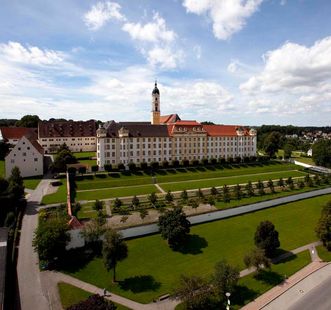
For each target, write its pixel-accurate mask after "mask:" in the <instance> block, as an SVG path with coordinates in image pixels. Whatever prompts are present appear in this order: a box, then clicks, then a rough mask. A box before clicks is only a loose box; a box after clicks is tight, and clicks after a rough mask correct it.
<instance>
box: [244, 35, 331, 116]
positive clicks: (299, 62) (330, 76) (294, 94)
mask: <svg viewBox="0 0 331 310" xmlns="http://www.w3.org/2000/svg"><path fill="white" fill-rule="evenodd" d="M330 55H331V37H326V38H324V39H322V40H320V41H316V42H315V44H313V45H312V46H311V47H307V46H303V45H299V44H295V43H291V42H287V43H285V44H284V45H282V46H281V47H280V48H278V49H276V50H273V51H269V52H267V53H266V54H265V55H264V56H263V60H264V67H263V69H262V70H261V71H260V72H259V73H257V74H255V75H253V76H251V77H250V78H249V79H248V80H247V81H246V82H244V83H242V84H241V85H240V90H241V92H242V94H243V95H244V96H247V97H249V98H251V100H253V101H254V102H255V106H253V105H250V106H251V108H252V109H253V108H257V107H258V108H261V104H262V103H261V102H263V109H264V111H266V110H267V109H268V111H269V112H273V113H274V114H278V115H284V114H293V113H312V112H316V111H318V112H319V113H323V111H326V107H327V105H329V104H330V100H331V57H330ZM252 98H253V99H252ZM266 102H267V103H266Z"/></svg>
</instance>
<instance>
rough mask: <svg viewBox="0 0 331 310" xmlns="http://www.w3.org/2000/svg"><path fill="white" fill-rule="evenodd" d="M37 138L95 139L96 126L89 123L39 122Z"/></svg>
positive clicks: (92, 121) (93, 122)
mask: <svg viewBox="0 0 331 310" xmlns="http://www.w3.org/2000/svg"><path fill="white" fill-rule="evenodd" d="M38 134H39V138H53V137H95V136H96V124H95V121H94V120H89V121H41V122H39V124H38Z"/></svg>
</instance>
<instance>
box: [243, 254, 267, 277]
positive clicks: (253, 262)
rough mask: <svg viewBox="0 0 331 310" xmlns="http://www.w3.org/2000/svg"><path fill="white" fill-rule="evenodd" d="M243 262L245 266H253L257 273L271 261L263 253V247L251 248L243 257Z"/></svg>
mask: <svg viewBox="0 0 331 310" xmlns="http://www.w3.org/2000/svg"><path fill="white" fill-rule="evenodd" d="M244 264H245V266H246V267H247V268H250V267H255V268H256V271H257V272H258V273H259V272H260V270H261V269H262V268H269V267H270V265H271V261H270V259H269V258H268V257H266V255H265V251H264V250H263V249H259V248H256V249H253V250H252V251H251V252H249V253H248V254H247V255H245V257H244Z"/></svg>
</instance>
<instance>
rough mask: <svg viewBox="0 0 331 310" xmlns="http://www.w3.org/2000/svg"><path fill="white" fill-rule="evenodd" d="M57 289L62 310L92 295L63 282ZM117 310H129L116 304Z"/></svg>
mask: <svg viewBox="0 0 331 310" xmlns="http://www.w3.org/2000/svg"><path fill="white" fill-rule="evenodd" d="M58 289H59V294H60V299H61V304H62V307H63V308H64V309H66V308H68V307H70V306H72V305H75V304H77V303H79V302H81V301H83V300H86V299H87V298H88V297H90V296H91V295H93V294H92V293H90V292H87V291H85V290H82V289H80V288H79V287H76V286H73V285H71V284H67V283H64V282H60V283H58ZM115 305H116V306H117V310H129V308H127V307H124V306H122V305H119V304H116V303H115Z"/></svg>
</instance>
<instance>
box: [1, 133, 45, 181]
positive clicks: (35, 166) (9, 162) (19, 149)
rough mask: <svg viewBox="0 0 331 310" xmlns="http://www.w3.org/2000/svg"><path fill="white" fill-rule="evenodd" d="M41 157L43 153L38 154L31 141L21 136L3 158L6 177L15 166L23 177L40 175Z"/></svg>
mask: <svg viewBox="0 0 331 310" xmlns="http://www.w3.org/2000/svg"><path fill="white" fill-rule="evenodd" d="M43 159H44V155H42V154H40V153H39V151H38V150H36V149H35V147H34V146H33V145H32V143H31V142H30V141H29V140H28V139H27V138H25V137H23V138H22V139H20V141H18V142H17V144H16V145H15V147H14V148H13V149H12V150H11V152H10V153H9V154H8V155H7V156H6V158H5V167H6V177H7V178H8V177H9V176H10V174H11V171H12V169H13V168H14V167H15V166H17V167H18V168H19V169H20V172H21V176H22V177H23V178H25V177H31V176H37V175H42V174H43V173H44V170H43V166H44V160H43Z"/></svg>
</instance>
